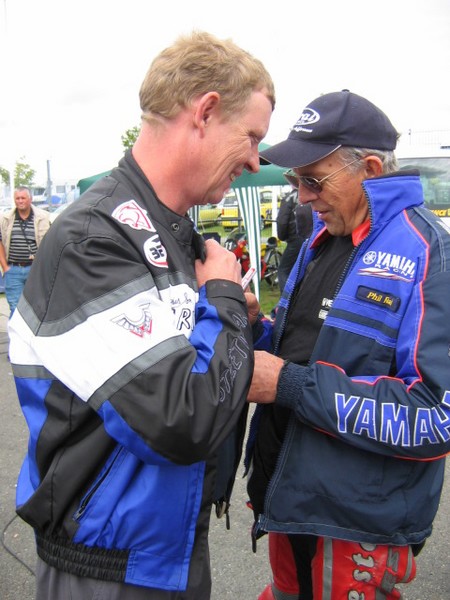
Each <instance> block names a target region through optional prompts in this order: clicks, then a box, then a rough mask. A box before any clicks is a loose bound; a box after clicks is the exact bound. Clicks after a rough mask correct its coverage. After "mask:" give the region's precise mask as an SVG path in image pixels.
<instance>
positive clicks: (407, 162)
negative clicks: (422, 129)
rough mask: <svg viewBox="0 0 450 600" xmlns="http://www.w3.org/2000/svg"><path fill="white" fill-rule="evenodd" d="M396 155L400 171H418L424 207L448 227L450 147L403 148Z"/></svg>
mask: <svg viewBox="0 0 450 600" xmlns="http://www.w3.org/2000/svg"><path fill="white" fill-rule="evenodd" d="M396 154H397V158H398V163H399V167H400V170H401V171H403V170H410V169H417V170H418V171H419V173H420V179H421V181H422V186H423V191H424V197H425V205H426V206H427V207H428V208H429V209H431V210H432V211H433V212H434V213H436V214H437V215H438V216H439V217H441V218H442V220H443V221H444V222H445V223H446V224H447V225H449V226H450V146H446V147H441V148H439V149H437V150H432V149H431V148H427V149H421V150H418V149H414V148H413V147H409V148H408V147H405V148H402V149H401V150H398V151H397V153H396Z"/></svg>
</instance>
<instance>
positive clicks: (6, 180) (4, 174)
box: [0, 167, 9, 185]
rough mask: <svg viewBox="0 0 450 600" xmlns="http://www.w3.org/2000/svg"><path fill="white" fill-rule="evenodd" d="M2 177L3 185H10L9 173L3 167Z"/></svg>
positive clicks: (0, 168)
mask: <svg viewBox="0 0 450 600" xmlns="http://www.w3.org/2000/svg"><path fill="white" fill-rule="evenodd" d="M0 177H1V178H2V181H3V183H6V185H8V183H9V171H8V169H5V168H3V167H0Z"/></svg>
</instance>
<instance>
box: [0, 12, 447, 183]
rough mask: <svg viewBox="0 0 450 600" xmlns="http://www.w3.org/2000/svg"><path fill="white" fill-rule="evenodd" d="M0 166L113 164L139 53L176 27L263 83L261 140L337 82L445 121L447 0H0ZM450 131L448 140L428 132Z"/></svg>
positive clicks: (57, 172) (134, 116)
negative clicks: (216, 42)
mask: <svg viewBox="0 0 450 600" xmlns="http://www.w3.org/2000/svg"><path fill="white" fill-rule="evenodd" d="M0 1H1V3H2V6H1V14H0V27H1V29H0V61H1V63H0V74H1V77H2V79H1V82H2V83H1V88H0V89H1V92H0V165H1V166H3V167H6V168H8V167H9V165H12V164H14V163H15V161H16V160H17V159H19V158H20V157H24V159H25V162H27V163H29V164H30V165H31V167H32V168H33V169H35V170H36V172H37V176H36V183H44V184H45V181H46V177H47V160H50V165H51V175H52V179H53V181H54V182H58V183H60V182H63V181H65V180H67V181H69V180H70V181H77V180H78V179H80V178H82V177H86V176H89V175H92V174H94V173H98V172H101V171H105V170H107V169H110V168H111V167H113V166H114V165H115V164H116V163H117V161H118V160H119V159H120V157H121V154H122V143H121V135H122V134H123V133H124V132H125V131H126V130H127V129H129V128H130V127H133V126H135V125H138V124H139V116H140V111H139V99H138V90H139V87H140V84H141V81H142V79H143V78H144V75H145V72H146V71H147V68H148V66H149V64H150V62H151V61H152V59H153V58H154V57H155V56H156V54H158V53H159V51H160V50H162V49H163V48H165V47H166V46H168V45H170V44H171V43H172V42H173V41H174V40H175V38H176V37H177V36H178V35H179V34H181V33H188V32H190V31H191V30H192V29H194V28H195V29H204V30H207V31H210V32H211V33H214V34H215V35H217V36H218V37H221V38H225V37H231V38H232V39H233V40H234V41H235V42H236V43H238V44H239V45H240V46H242V47H243V48H245V49H246V50H248V51H250V52H251V53H252V54H254V55H255V56H256V57H258V58H259V59H261V60H262V61H263V62H264V64H265V65H266V67H267V69H268V71H269V72H270V73H271V75H272V77H273V79H274V82H275V87H276V93H277V106H276V109H275V112H274V115H273V117H272V121H271V125H270V129H269V133H268V135H267V137H266V139H265V141H266V142H268V143H269V144H272V143H275V142H278V141H281V140H282V139H284V138H285V137H286V136H287V135H288V133H289V128H290V127H291V126H292V125H293V124H294V123H295V121H296V120H297V118H298V117H299V115H300V113H301V110H302V108H303V107H304V106H305V105H306V104H307V103H308V102H309V101H310V100H312V99H313V98H316V97H317V96H319V95H320V94H322V93H327V92H332V91H337V90H341V89H343V88H347V89H350V90H351V91H353V92H355V93H357V94H360V95H362V96H365V97H367V98H368V99H370V100H371V101H372V102H374V103H375V104H377V105H378V106H379V107H380V108H381V109H382V110H384V111H385V112H386V113H387V114H388V116H389V117H390V119H391V120H392V122H393V124H394V125H395V126H396V128H397V129H398V130H399V131H400V132H403V134H404V137H405V138H406V137H407V132H408V130H409V129H412V130H413V132H414V131H415V130H450V93H449V92H450V78H449V68H450V1H449V0H423V1H422V0H377V1H376V2H372V3H371V2H365V1H364V0H341V1H339V0H320V1H318V2H314V1H313V0H309V1H308V2H306V1H304V0H289V1H288V0H277V1H273V0H272V1H268V0H256V1H255V0H223V2H211V1H210V0H209V1H204V0H165V1H164V0H163V1H161V0H158V1H156V0H120V1H119V0H0ZM441 141H442V142H443V143H444V142H447V143H449V142H450V140H441Z"/></svg>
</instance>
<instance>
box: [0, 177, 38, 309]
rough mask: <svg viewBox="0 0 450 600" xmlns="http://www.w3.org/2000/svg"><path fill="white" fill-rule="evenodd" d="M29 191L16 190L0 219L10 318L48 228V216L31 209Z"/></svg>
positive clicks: (0, 258)
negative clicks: (6, 211)
mask: <svg viewBox="0 0 450 600" xmlns="http://www.w3.org/2000/svg"><path fill="white" fill-rule="evenodd" d="M32 200H33V196H32V194H31V191H30V189H29V188H27V187H25V186H21V187H18V188H17V189H16V190H15V192H14V204H15V208H13V209H12V210H11V211H10V212H8V213H4V214H3V215H2V216H1V218H0V266H1V268H2V271H3V277H4V280H5V295H6V299H7V301H8V304H9V309H10V315H9V316H10V318H11V316H12V314H13V312H14V310H15V308H16V306H17V303H18V302H19V298H20V295H21V294H22V290H23V288H24V286H25V282H26V281H27V279H28V275H29V273H30V269H31V265H32V264H33V260H34V258H35V256H36V253H37V250H38V248H39V246H40V243H41V242H42V239H43V237H44V235H45V234H46V233H47V231H48V229H49V227H50V217H49V213H48V212H47V211H45V210H42V209H40V208H37V207H35V206H33V205H32Z"/></svg>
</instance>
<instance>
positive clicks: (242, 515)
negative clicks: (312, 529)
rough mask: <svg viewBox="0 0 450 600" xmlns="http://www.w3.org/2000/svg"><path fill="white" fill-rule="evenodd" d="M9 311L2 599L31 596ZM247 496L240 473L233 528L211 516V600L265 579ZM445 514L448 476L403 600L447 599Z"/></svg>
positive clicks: (1, 338) (3, 359)
mask: <svg viewBox="0 0 450 600" xmlns="http://www.w3.org/2000/svg"><path fill="white" fill-rule="evenodd" d="M8 312H9V311H8V308H7V304H6V301H5V298H4V295H3V294H0V414H1V419H0V466H1V468H0V531H1V536H2V537H1V540H2V546H0V599H1V600H34V575H33V570H34V563H35V550H34V541H33V534H32V531H31V529H30V528H29V527H28V525H26V524H24V523H23V522H22V521H20V519H18V518H15V516H14V515H15V513H14V497H15V484H16V478H17V473H18V471H19V468H20V464H21V462H22V457H23V454H24V449H25V447H26V444H27V429H26V426H25V422H24V419H23V417H22V413H21V411H20V409H19V406H18V401H17V398H16V393H15V387H14V381H13V377H12V371H11V367H10V364H9V362H8V360H7V348H8V337H7V333H6V325H7V319H8ZM448 469H450V462H449V467H448ZM245 500H246V493H245V482H244V480H242V479H241V478H240V477H239V478H238V480H237V481H236V487H235V494H234V498H233V506H232V509H231V530H230V531H227V530H226V528H225V522H224V520H223V519H220V520H218V519H216V517H215V516H213V517H212V520H211V535H210V540H211V563H212V572H213V580H214V587H213V594H212V600H226V599H233V600H256V598H257V597H258V593H259V591H260V590H261V589H262V588H263V587H264V586H265V584H266V582H268V581H269V577H270V569H269V565H268V560H267V544H266V539H265V538H263V539H262V540H260V542H259V543H258V552H257V554H253V553H252V551H251V546H250V539H249V528H250V522H251V515H250V511H249V510H248V509H247V508H246V507H245ZM449 515H450V474H449V475H448V477H447V482H446V486H445V491H444V495H443V498H442V503H441V507H440V510H439V513H438V516H437V518H436V521H435V527H434V532H433V535H432V537H431V538H430V539H429V540H428V542H427V545H426V546H425V549H424V550H423V552H422V553H421V555H420V556H419V557H418V559H417V565H418V575H417V578H416V581H415V582H414V583H413V584H411V585H409V586H408V589H407V591H405V593H404V599H405V600H449V599H450V552H449V551H450V541H449V534H450V519H449ZM53 600H66V599H64V598H55V599H53ZM198 600H202V599H200V598H199V599H198Z"/></svg>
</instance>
